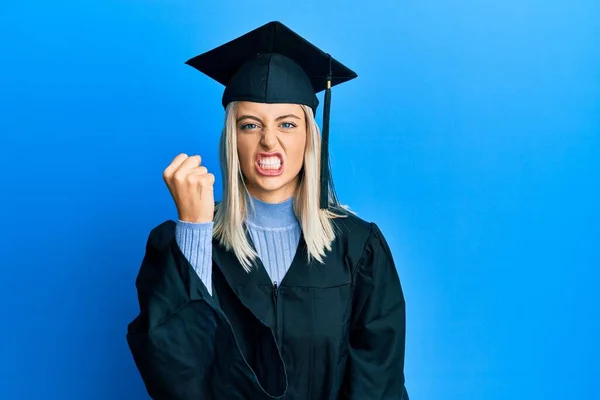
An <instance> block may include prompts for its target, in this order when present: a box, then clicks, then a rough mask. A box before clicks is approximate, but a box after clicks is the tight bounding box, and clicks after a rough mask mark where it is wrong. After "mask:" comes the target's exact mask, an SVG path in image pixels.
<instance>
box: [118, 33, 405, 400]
mask: <svg viewBox="0 0 600 400" xmlns="http://www.w3.org/2000/svg"><path fill="white" fill-rule="evenodd" d="M188 64H189V65H191V66H193V67H195V68H197V69H199V70H200V71H202V72H204V73H205V74H207V75H208V76H210V77H212V78H213V79H215V80H217V81H218V82H220V83H222V84H223V85H225V92H224V94H223V99H222V103H223V106H224V107H225V126H224V129H223V132H222V136H221V146H220V156H221V162H222V166H221V169H222V176H223V199H222V200H221V201H220V202H219V203H217V204H215V201H214V195H213V185H214V181H215V177H214V175H212V174H211V173H210V171H208V170H207V169H206V168H205V167H204V166H203V165H202V159H201V157H200V156H199V155H191V156H188V155H186V154H179V155H177V156H176V157H175V158H174V159H173V160H172V162H171V163H170V164H169V165H168V166H167V167H166V169H165V171H164V180H165V182H166V184H167V186H168V189H169V191H170V193H171V195H172V196H173V199H174V202H175V204H176V206H177V211H178V220H177V221H167V222H165V223H163V224H161V225H159V226H158V227H156V228H155V229H154V230H153V231H152V232H151V233H150V237H149V239H148V243H147V248H146V255H145V257H144V260H143V262H142V266H141V269H140V272H139V275H138V279H137V282H136V283H137V288H138V297H139V302H140V313H139V315H138V316H137V318H136V319H135V320H134V321H132V323H131V324H130V325H129V328H128V334H127V339H128V343H129V346H130V348H131V351H132V354H133V357H134V360H135V362H136V365H137V367H138V369H139V371H140V373H141V376H142V379H143V380H144V383H145V385H146V388H147V390H148V393H149V394H150V396H151V397H152V398H154V399H169V400H173V399H180V400H192V399H193V400H199V399H219V400H220V399H227V400H229V399H239V400H260V399H287V400H309V399H311V400H326V399H327V400H338V399H360V400H366V399H377V400H383V399H386V400H391V399H398V400H399V399H408V395H407V392H406V389H405V382H404V349H405V302H404V296H403V293H402V288H401V284H400V280H399V277H398V274H397V271H396V268H395V265H394V261H393V258H392V255H391V252H390V249H389V247H388V245H387V243H386V241H385V239H384V237H383V235H382V233H381V231H380V230H379V228H378V227H377V225H375V224H374V223H368V222H366V221H363V220H362V219H360V218H358V217H357V216H356V215H354V214H352V213H350V212H348V211H347V210H346V209H345V208H343V207H341V206H340V205H339V204H338V201H337V199H336V196H335V193H334V191H333V187H332V185H331V179H330V176H329V169H328V152H327V143H326V142H327V138H328V128H329V103H330V88H331V87H332V86H335V85H336V84H339V83H342V82H345V81H348V80H350V79H353V78H354V77H356V74H354V72H352V71H351V70H349V69H348V68H346V67H345V66H343V65H342V64H340V63H339V62H337V61H336V60H334V59H333V58H331V57H330V56H329V55H328V54H326V53H323V52H322V51H320V50H319V49H317V48H316V47H314V46H313V45H312V44H310V43H308V42H307V41H306V40H304V39H303V38H301V37H300V36H298V35H297V34H295V33H294V32H292V31H291V30H290V29H289V28H287V27H286V26H284V25H282V24H281V23H278V22H272V23H269V24H266V25H264V26H262V27H260V28H258V29H256V30H254V31H252V32H250V33H248V34H246V35H244V36H241V37H239V38H237V39H235V40H233V41H231V42H228V43H226V44H224V45H222V46H220V47H217V48H216V49H214V50H211V51H209V52H207V53H204V54H201V55H200V56H197V57H194V58H192V59H191V60H189V61H188ZM321 90H325V91H326V92H325V107H324V122H323V125H324V129H323V136H322V137H321V134H320V132H319V128H318V126H317V124H316V122H315V110H316V109H317V106H318V100H317V97H316V94H315V93H317V92H319V91H321Z"/></svg>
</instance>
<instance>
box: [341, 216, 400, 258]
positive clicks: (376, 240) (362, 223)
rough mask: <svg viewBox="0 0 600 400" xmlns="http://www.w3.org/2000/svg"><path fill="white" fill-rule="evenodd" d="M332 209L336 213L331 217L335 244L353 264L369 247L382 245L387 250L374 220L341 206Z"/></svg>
mask: <svg viewBox="0 0 600 400" xmlns="http://www.w3.org/2000/svg"><path fill="white" fill-rule="evenodd" d="M332 211H333V212H334V213H335V214H337V215H338V217H336V218H333V219H332V222H333V224H334V229H335V232H336V244H337V245H338V246H340V247H341V249H343V251H344V252H345V253H346V256H347V257H348V258H349V259H350V260H351V261H353V262H352V263H353V264H354V265H356V264H357V263H358V262H359V260H361V259H363V258H364V255H365V252H368V251H369V249H373V248H374V247H380V248H381V247H383V248H385V249H386V250H388V251H389V249H388V248H387V243H386V241H385V238H384V236H383V233H382V232H381V230H380V228H379V226H378V225H377V224H376V223H375V222H373V221H367V220H365V219H363V218H361V217H359V216H358V215H356V214H354V213H352V212H350V211H348V210H346V209H343V208H335V209H333V210H332Z"/></svg>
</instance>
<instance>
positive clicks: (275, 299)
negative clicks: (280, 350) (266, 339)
mask: <svg viewBox="0 0 600 400" xmlns="http://www.w3.org/2000/svg"><path fill="white" fill-rule="evenodd" d="M278 296H279V288H278V286H277V281H273V302H274V305H275V335H276V339H277V342H278V344H279V345H280V346H281V335H280V333H279V302H278V300H277V297H278Z"/></svg>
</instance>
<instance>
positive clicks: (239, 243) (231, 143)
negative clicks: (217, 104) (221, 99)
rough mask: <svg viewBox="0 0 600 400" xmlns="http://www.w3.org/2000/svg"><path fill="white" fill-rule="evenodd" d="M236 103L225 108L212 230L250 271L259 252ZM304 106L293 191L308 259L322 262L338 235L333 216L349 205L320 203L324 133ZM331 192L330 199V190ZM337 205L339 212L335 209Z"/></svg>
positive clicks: (309, 109) (339, 214) (221, 242)
mask: <svg viewBox="0 0 600 400" xmlns="http://www.w3.org/2000/svg"><path fill="white" fill-rule="evenodd" d="M237 104H238V103H237V102H235V101H234V102H231V103H229V104H228V106H227V108H226V110H225V124H224V127H223V131H222V134H221V140H220V145H219V155H220V161H221V173H222V177H223V180H222V182H223V199H222V201H221V202H220V203H219V204H217V206H216V208H215V218H214V231H213V232H214V237H215V238H216V239H218V241H219V242H220V244H221V245H222V246H223V247H224V248H225V249H226V250H233V252H234V253H235V255H236V257H237V259H238V260H239V262H240V264H242V266H243V267H244V269H245V270H246V271H250V269H251V266H252V264H253V262H254V261H255V260H256V259H257V258H258V254H257V253H256V251H255V250H254V249H253V248H252V245H251V244H250V241H249V240H248V236H247V234H246V231H245V230H244V220H245V218H246V215H247V212H248V204H246V199H247V198H249V196H248V189H247V188H246V185H245V183H244V178H243V175H242V170H241V167H240V161H239V158H238V152H237V126H236V110H237ZM301 107H302V110H303V111H304V115H305V118H306V126H307V129H306V136H307V138H306V139H307V140H306V149H305V151H304V163H303V167H302V169H301V171H300V179H299V184H298V188H297V190H296V193H295V194H294V213H295V214H296V217H297V218H298V221H299V223H300V227H301V229H302V234H303V236H304V241H305V243H306V247H307V252H308V260H307V262H311V260H312V259H315V260H317V261H318V262H320V263H323V260H324V255H325V252H326V251H327V250H331V243H332V242H333V240H334V239H335V228H334V224H333V221H332V219H333V218H338V217H343V216H344V211H345V210H346V209H345V207H341V206H339V207H331V208H330V209H329V210H322V209H321V208H320V206H319V193H320V157H319V155H320V154H321V136H320V131H319V127H318V125H317V123H316V121H315V118H314V114H313V111H312V109H311V108H310V107H308V106H304V105H302V106H301ZM328 194H329V198H330V200H331V198H332V193H331V191H329V193H328ZM334 209H336V210H338V211H340V213H336V212H335V211H334Z"/></svg>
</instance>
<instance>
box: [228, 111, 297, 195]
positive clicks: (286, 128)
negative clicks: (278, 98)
mask: <svg viewBox="0 0 600 400" xmlns="http://www.w3.org/2000/svg"><path fill="white" fill-rule="evenodd" d="M236 125H237V150H238V156H239V159H240V164H241V168H242V173H243V174H244V177H245V182H246V187H247V188H248V191H249V192H250V194H251V195H252V196H253V197H256V198H258V199H259V200H262V201H264V202H267V203H278V202H282V201H284V200H286V199H288V198H289V197H291V196H293V195H294V192H295V190H296V187H297V185H298V174H299V172H300V170H301V169H302V165H303V162H304V148H305V147H306V119H305V116H304V111H303V110H302V107H300V106H299V105H297V104H263V103H253V102H240V103H239V105H238V107H237V113H236Z"/></svg>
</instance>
